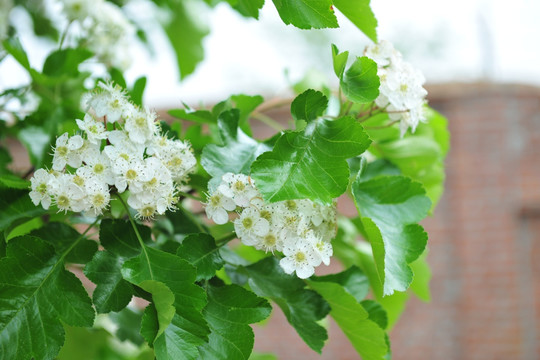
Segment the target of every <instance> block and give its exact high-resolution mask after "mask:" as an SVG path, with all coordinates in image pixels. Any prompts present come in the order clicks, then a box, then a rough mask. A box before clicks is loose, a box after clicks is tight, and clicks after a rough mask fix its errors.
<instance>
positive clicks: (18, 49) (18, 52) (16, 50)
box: [2, 37, 32, 72]
mask: <svg viewBox="0 0 540 360" xmlns="http://www.w3.org/2000/svg"><path fill="white" fill-rule="evenodd" d="M2 45H3V47H4V49H5V50H6V51H7V52H8V53H9V54H10V55H11V56H13V58H15V60H17V62H18V63H19V64H20V65H21V66H22V67H23V68H25V69H26V70H28V72H30V71H31V70H32V69H31V67H30V61H28V55H26V51H24V49H23V47H22V45H21V42H20V41H19V39H18V38H17V37H9V38H7V39H6V40H4V41H3V42H2Z"/></svg>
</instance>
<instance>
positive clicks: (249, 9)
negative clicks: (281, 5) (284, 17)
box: [226, 0, 264, 19]
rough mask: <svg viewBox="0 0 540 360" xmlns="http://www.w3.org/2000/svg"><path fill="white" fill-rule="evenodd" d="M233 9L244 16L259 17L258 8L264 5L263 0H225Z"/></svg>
mask: <svg viewBox="0 0 540 360" xmlns="http://www.w3.org/2000/svg"><path fill="white" fill-rule="evenodd" d="M226 1H227V2H228V3H229V4H230V5H231V6H232V8H233V9H235V10H236V11H238V12H239V13H240V14H242V15H243V16H245V17H252V18H255V19H259V10H260V9H262V7H263V5H264V0H226Z"/></svg>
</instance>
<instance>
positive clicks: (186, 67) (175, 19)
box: [163, 0, 208, 79]
mask: <svg viewBox="0 0 540 360" xmlns="http://www.w3.org/2000/svg"><path fill="white" fill-rule="evenodd" d="M198 5H199V4H198V2H196V1H194V0H183V1H180V2H178V1H175V2H172V3H171V4H170V7H169V10H167V12H168V13H169V14H171V15H172V16H171V18H170V21H169V22H168V23H167V24H166V25H164V26H163V29H164V30H165V33H166V34H167V36H168V38H169V41H170V42H171V45H172V47H173V49H174V52H175V54H176V61H177V62H178V69H179V72H180V78H181V79H184V78H185V77H186V76H188V75H189V74H191V73H193V71H195V67H196V66H197V64H198V63H199V62H201V61H202V59H203V58H204V49H203V46H202V40H203V38H204V37H205V36H206V35H207V34H208V29H207V27H206V26H205V25H204V22H202V21H197V19H198V14H196V12H197V10H198V8H197V9H196V6H198Z"/></svg>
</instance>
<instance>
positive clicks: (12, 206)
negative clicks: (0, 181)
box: [0, 189, 46, 231]
mask: <svg viewBox="0 0 540 360" xmlns="http://www.w3.org/2000/svg"><path fill="white" fill-rule="evenodd" d="M45 212H46V211H45V210H43V208H41V207H36V206H35V205H34V204H33V203H32V201H31V200H30V197H29V196H28V191H27V190H15V189H0V231H4V230H6V229H7V228H9V227H10V226H11V225H13V224H14V223H16V222H18V221H21V220H26V219H29V218H32V217H35V216H40V215H42V214H44V213H45Z"/></svg>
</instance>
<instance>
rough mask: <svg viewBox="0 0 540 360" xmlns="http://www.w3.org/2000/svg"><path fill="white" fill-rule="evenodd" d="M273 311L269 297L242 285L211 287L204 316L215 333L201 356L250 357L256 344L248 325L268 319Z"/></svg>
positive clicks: (209, 357)
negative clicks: (261, 295) (268, 300)
mask: <svg viewBox="0 0 540 360" xmlns="http://www.w3.org/2000/svg"><path fill="white" fill-rule="evenodd" d="M271 311H272V307H271V306H270V304H268V302H267V301H266V300H265V299H263V298H260V297H257V296H256V295H255V294H253V293H252V292H250V291H248V290H246V289H243V288H241V287H240V286H238V285H227V286H222V287H214V286H209V287H208V305H207V306H206V307H205V308H204V311H203V315H204V317H205V319H206V321H207V322H208V324H209V325H210V329H211V331H212V332H211V333H210V336H209V338H208V343H207V344H205V345H203V346H201V347H200V348H199V351H200V353H201V359H216V360H218V359H223V360H230V359H244V360H247V359H248V358H249V355H250V353H251V350H252V348H253V343H254V335H253V330H252V329H251V327H249V325H248V324H252V323H255V322H258V321H261V320H264V319H266V318H267V317H268V316H269V315H270V312H271Z"/></svg>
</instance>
